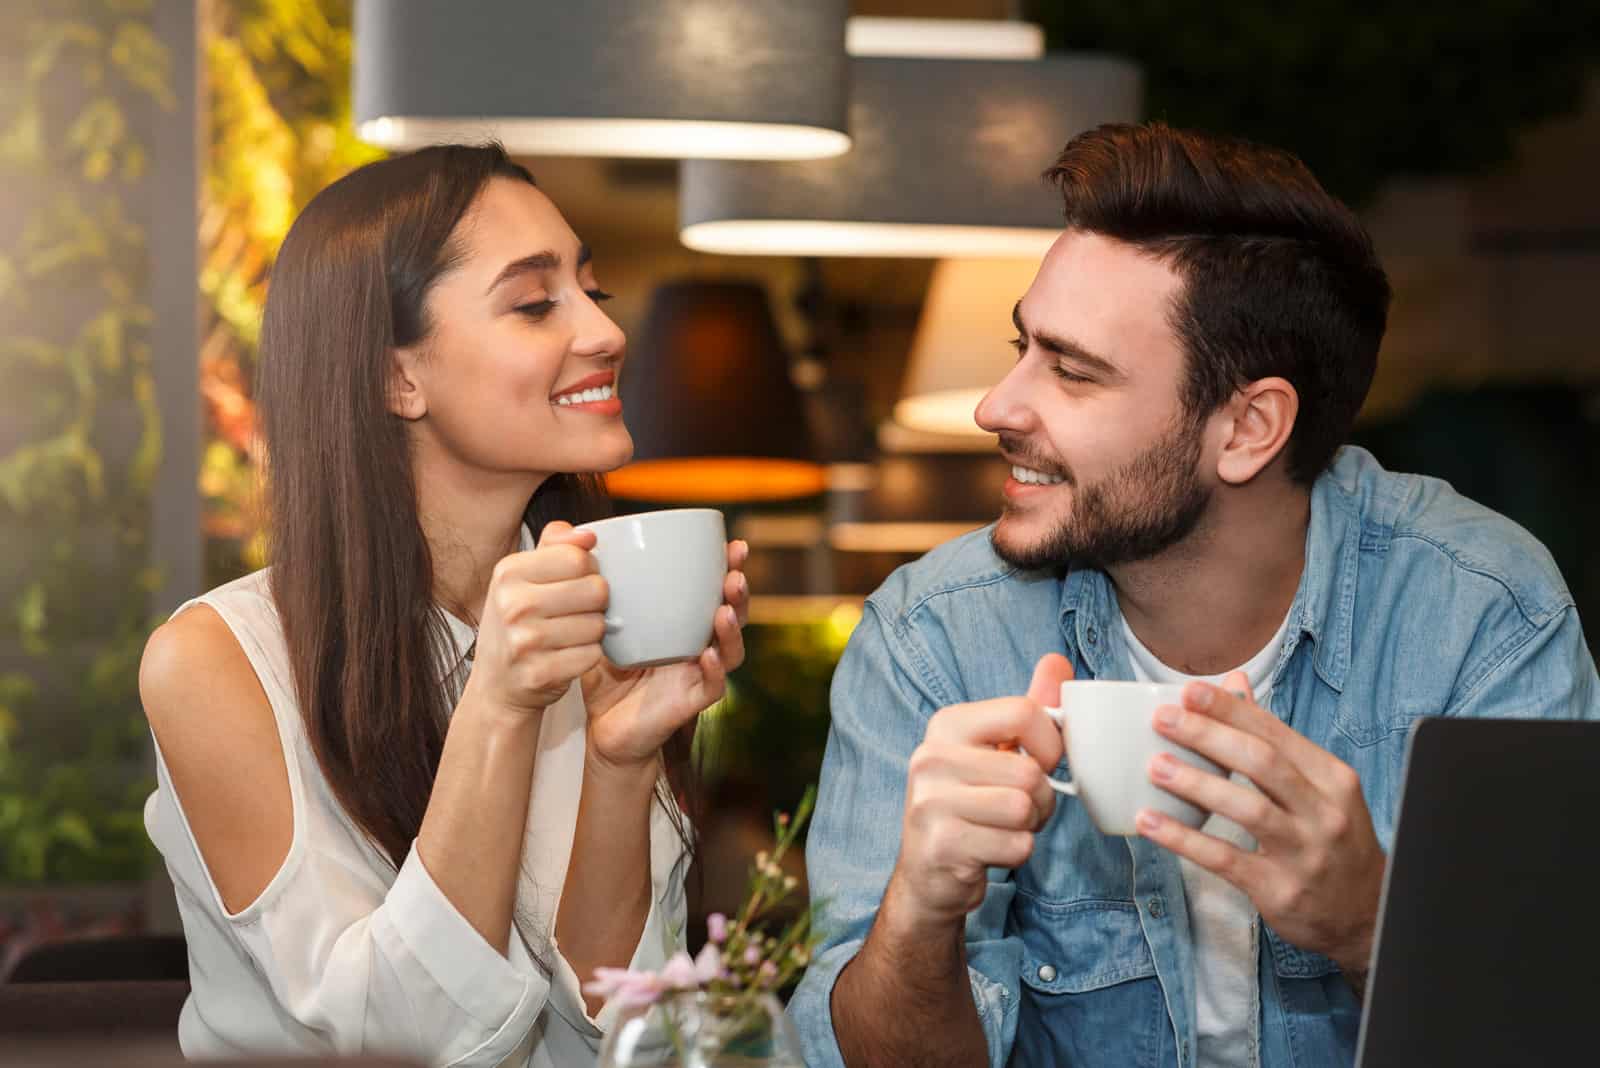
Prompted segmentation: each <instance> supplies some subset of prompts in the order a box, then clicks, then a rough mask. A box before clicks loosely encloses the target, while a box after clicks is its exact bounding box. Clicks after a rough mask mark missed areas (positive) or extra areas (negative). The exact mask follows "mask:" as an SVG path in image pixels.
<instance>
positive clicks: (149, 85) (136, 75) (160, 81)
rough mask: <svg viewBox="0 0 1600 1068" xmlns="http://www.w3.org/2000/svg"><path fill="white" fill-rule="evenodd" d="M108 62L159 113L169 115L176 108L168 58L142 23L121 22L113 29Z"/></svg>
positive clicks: (163, 49) (161, 45)
mask: <svg viewBox="0 0 1600 1068" xmlns="http://www.w3.org/2000/svg"><path fill="white" fill-rule="evenodd" d="M111 62H112V63H113V64H114V65H115V66H116V68H117V69H118V70H119V71H121V72H122V76H123V77H124V78H126V79H127V80H128V82H129V83H130V84H132V85H134V86H136V87H138V88H140V89H143V90H144V91H145V92H146V93H148V94H149V95H150V96H151V97H153V98H154V99H155V101H156V102H157V103H158V104H160V105H161V107H162V108H163V109H165V110H167V111H171V110H173V109H174V108H176V107H177V106H178V98H177V97H176V96H175V95H174V94H173V91H172V57H171V55H170V53H169V52H168V51H167V46H166V45H164V44H162V43H161V40H160V38H158V37H157V36H156V35H155V34H154V33H152V32H151V30H150V27H149V26H148V25H147V24H146V23H143V22H124V23H123V24H122V25H120V26H118V27H117V33H116V37H115V38H114V39H113V40H112V42H111Z"/></svg>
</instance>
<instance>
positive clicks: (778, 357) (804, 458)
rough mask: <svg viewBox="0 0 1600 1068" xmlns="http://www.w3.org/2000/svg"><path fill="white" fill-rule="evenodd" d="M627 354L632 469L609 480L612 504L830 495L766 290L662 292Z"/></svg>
mask: <svg viewBox="0 0 1600 1068" xmlns="http://www.w3.org/2000/svg"><path fill="white" fill-rule="evenodd" d="M629 352H630V355H629V357H628V360H627V362H626V363H625V364H624V365H623V370H622V377H621V388H622V397H623V404H624V408H623V410H624V412H625V415H624V419H625V420H626V421H627V424H628V429H629V431H630V432H631V433H632V435H633V441H634V462H633V463H631V464H629V465H627V466H626V467H623V468H621V469H620V470H617V471H614V472H612V473H611V474H609V475H607V476H606V486H607V489H608V490H609V491H610V493H611V494H612V495H613V496H615V497H621V498H625V499H628V500H637V501H651V502H684V501H704V502H713V501H717V502H723V501H725V502H734V501H770V500H788V499H792V498H797V497H807V496H812V495H814V494H818V493H821V492H822V490H823V489H824V488H825V486H826V474H825V471H824V470H823V468H822V467H821V465H819V464H816V463H814V462H812V460H811V448H810V439H809V435H808V433H807V428H806V423H805V416H804V411H803V408H802V406H801V402H800V396H799V393H798V392H797V391H796V389H795V387H794V383H793V382H792V381H791V380H790V378H789V366H788V359H787V356H786V354H785V352H784V347H783V341H782V339H781V338H780V337H779V335H778V329H777V324H776V323H775V322H774V321H773V318H772V311H771V308H770V307H769V306H768V304H767V294H766V291H765V290H764V289H763V288H762V287H761V286H760V285H759V284H758V283H755V282H740V281H714V282H713V281H697V280H686V281H678V282H670V283H667V284H666V285H663V286H661V287H660V288H659V289H657V290H656V292H655V294H654V296H653V297H652V298H651V302H650V310H649V312H648V313H647V315H646V317H645V322H644V326H643V328H642V329H641V331H640V332H639V334H638V336H637V337H635V338H634V340H633V341H632V342H631V343H630V345H629Z"/></svg>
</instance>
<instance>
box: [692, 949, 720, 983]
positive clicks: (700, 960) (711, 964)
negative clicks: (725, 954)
mask: <svg viewBox="0 0 1600 1068" xmlns="http://www.w3.org/2000/svg"><path fill="white" fill-rule="evenodd" d="M726 974H727V970H726V969H725V968H723V966H722V951H721V950H719V949H718V948H717V947H716V946H715V945H713V944H712V943H710V942H707V943H706V944H705V945H704V946H702V947H701V949H700V955H699V956H698V957H696V958H695V959H694V975H695V978H696V979H697V980H699V982H697V983H696V984H695V985H696V986H704V985H705V984H706V983H709V982H711V980H713V979H721V978H722V977H723V976H724V975H726Z"/></svg>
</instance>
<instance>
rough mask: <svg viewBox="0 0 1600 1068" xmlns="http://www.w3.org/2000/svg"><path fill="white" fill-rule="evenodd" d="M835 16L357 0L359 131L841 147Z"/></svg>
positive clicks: (420, 139) (712, 4) (692, 149)
mask: <svg viewBox="0 0 1600 1068" xmlns="http://www.w3.org/2000/svg"><path fill="white" fill-rule="evenodd" d="M846 14H847V11H846V3H845V0H806V2H805V3H794V2H793V0H739V2H738V3H733V4H730V3H727V2H726V0H673V2H672V3H671V4H663V3H661V2H660V0H583V2H582V3H562V4H546V3H533V2H530V0H472V2H470V3H431V2H426V3H424V2H410V0H407V2H395V0H356V8H355V22H354V27H355V56H354V73H353V88H354V96H355V100H354V106H355V120H356V126H357V130H358V131H359V133H360V135H361V136H362V138H364V139H365V140H367V141H370V142H372V143H374V144H378V145H382V146H384V147H387V148H416V147H420V146H422V145H426V144H433V143H436V142H441V141H483V140H486V139H489V138H494V139H497V140H499V141H501V142H503V143H504V144H505V146H506V148H507V149H509V150H510V151H511V152H513V153H515V154H520V155H557V156H637V157H647V156H654V157H665V158H673V159H679V158H688V157H701V156H703V157H710V158H728V159H818V158H822V157H826V156H833V155H838V154H839V153H841V152H844V151H846V150H847V149H848V148H849V147H850V137H849V133H848V129H847V127H846V124H845V122H846V117H847V109H848V101H849V88H850V87H849V67H848V62H849V61H848V58H847V57H846V55H845V51H844V34H845V18H846Z"/></svg>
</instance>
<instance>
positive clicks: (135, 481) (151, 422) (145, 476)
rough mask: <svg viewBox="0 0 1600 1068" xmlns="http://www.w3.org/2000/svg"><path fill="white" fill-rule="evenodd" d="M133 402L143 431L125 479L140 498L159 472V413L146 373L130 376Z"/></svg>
mask: <svg viewBox="0 0 1600 1068" xmlns="http://www.w3.org/2000/svg"><path fill="white" fill-rule="evenodd" d="M133 399H134V402H135V403H137V404H138V405H139V415H140V417H141V419H142V421H143V429H142V430H141V431H140V434H139V447H138V449H137V450H136V451H135V452H134V454H133V461H132V462H131V463H130V464H129V467H128V479H129V481H130V482H131V483H132V485H133V488H134V491H135V492H137V493H138V494H139V495H140V496H145V495H147V494H149V493H150V492H151V490H152V489H153V488H154V486H155V481H156V474H157V473H158V472H159V471H160V469H161V451H162V436H161V410H160V408H159V407H157V405H156V381H155V378H154V376H152V375H151V374H150V372H148V371H140V372H138V373H137V374H135V375H134V377H133Z"/></svg>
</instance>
